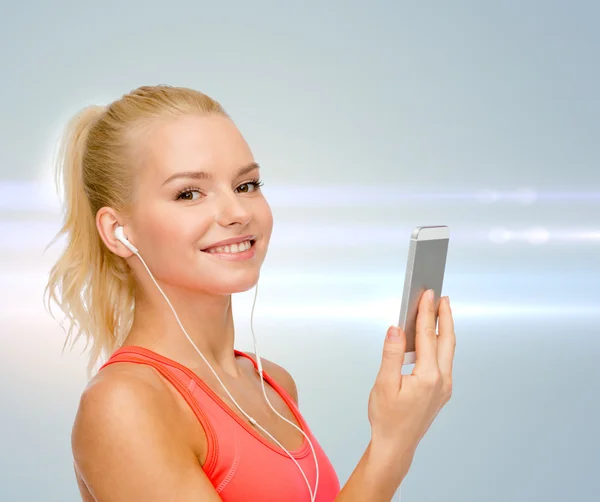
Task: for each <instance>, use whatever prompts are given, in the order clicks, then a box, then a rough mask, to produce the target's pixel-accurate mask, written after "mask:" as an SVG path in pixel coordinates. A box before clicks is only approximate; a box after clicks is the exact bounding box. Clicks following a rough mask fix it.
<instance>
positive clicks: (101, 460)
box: [71, 363, 219, 502]
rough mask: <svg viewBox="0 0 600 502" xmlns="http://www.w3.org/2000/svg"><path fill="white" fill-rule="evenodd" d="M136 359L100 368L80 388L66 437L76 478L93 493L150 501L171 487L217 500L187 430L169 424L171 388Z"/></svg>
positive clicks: (167, 495)
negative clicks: (79, 394) (81, 390)
mask: <svg viewBox="0 0 600 502" xmlns="http://www.w3.org/2000/svg"><path fill="white" fill-rule="evenodd" d="M137 366H139V368H135V367H132V365H129V364H127V363H119V364H115V365H111V366H109V367H107V368H104V369H103V370H102V371H101V372H100V373H99V374H97V375H96V376H95V377H94V378H93V379H92V380H91V381H90V383H89V384H88V386H87V387H86V388H85V390H84V391H83V393H82V395H81V398H80V402H79V408H78V410H77V414H76V417H75V422H74V424H73V431H72V436H71V445H72V450H73V458H74V461H75V467H76V470H77V471H78V473H79V474H80V475H81V482H82V483H85V486H87V487H88V488H89V490H90V492H91V493H94V496H97V498H98V500H114V501H115V502H120V501H126V500H146V501H148V502H151V501H158V500H167V499H172V496H173V493H175V492H177V493H178V494H182V495H183V494H185V495H186V496H188V497H189V500H193V498H192V495H194V496H198V495H199V494H202V495H205V496H206V497H207V498H206V500H211V501H212V500H219V499H218V497H216V492H215V491H214V488H213V487H212V485H211V484H210V481H209V480H208V478H207V477H206V476H205V474H204V472H203V471H202V468H201V466H200V464H199V462H198V458H197V457H196V455H195V454H194V451H193V450H192V448H191V447H190V444H189V440H188V439H187V438H186V432H185V431H186V430H187V429H185V428H183V427H179V426H177V424H178V423H179V422H178V418H179V416H178V411H177V407H176V406H173V405H172V402H173V401H172V400H173V399H174V398H173V396H172V394H171V393H170V392H169V391H168V389H167V390H165V389H166V385H164V384H162V382H161V381H160V379H159V377H158V376H157V375H153V374H152V373H153V372H152V370H151V369H150V368H145V367H143V365H137ZM142 368H143V369H142ZM161 385H164V388H163V387H161ZM80 486H81V485H80ZM186 500H188V499H187V498H186ZM203 500H205V499H203Z"/></svg>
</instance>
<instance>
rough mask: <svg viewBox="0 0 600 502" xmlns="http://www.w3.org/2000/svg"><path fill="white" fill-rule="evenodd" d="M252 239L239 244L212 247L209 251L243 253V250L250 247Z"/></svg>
mask: <svg viewBox="0 0 600 502" xmlns="http://www.w3.org/2000/svg"><path fill="white" fill-rule="evenodd" d="M250 246H251V244H250V241H244V242H240V243H239V244H232V245H230V246H222V247H218V248H210V249H209V250H208V253H231V254H236V253H242V252H243V251H247V250H248V249H250Z"/></svg>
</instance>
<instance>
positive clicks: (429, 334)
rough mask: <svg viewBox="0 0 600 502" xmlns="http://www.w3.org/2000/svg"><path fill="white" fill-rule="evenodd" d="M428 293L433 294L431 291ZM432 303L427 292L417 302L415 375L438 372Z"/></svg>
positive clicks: (432, 300)
mask: <svg viewBox="0 0 600 502" xmlns="http://www.w3.org/2000/svg"><path fill="white" fill-rule="evenodd" d="M428 291H431V292H433V290H428ZM432 296H435V295H432ZM434 302H435V298H434V299H430V298H429V294H428V292H427V291H426V292H425V293H423V294H422V295H421V299H420V301H419V309H418V312H417V322H416V336H415V352H416V361H415V367H414V369H413V373H414V374H415V375H417V374H431V373H433V372H438V371H439V367H438V360H437V334H436V332H435V321H436V317H435V310H434Z"/></svg>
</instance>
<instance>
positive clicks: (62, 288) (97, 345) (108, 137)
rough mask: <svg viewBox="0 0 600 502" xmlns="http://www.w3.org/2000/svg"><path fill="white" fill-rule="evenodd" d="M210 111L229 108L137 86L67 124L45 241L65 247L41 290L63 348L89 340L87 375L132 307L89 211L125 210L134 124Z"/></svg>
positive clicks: (118, 339) (187, 93) (126, 279)
mask: <svg viewBox="0 0 600 502" xmlns="http://www.w3.org/2000/svg"><path fill="white" fill-rule="evenodd" d="M209 113H216V114H220V115H224V116H228V115H227V113H226V112H225V110H224V109H223V108H222V107H221V105H220V104H219V103H217V102H216V101H215V100H213V99H211V98H210V97H209V96H207V95H205V94H203V93H201V92H199V91H195V90H192V89H187V88H181V87H170V86H165V85H159V86H143V87H140V88H138V89H135V90H134V91H132V92H130V93H129V94H126V95H124V96H123V97H122V98H121V99H119V100H117V101H114V102H113V103H111V104H110V105H108V106H94V105H93V106H89V107H87V108H84V109H83V110H81V111H80V112H79V113H77V114H76V115H75V116H74V117H73V118H72V119H71V120H70V121H69V123H68V124H67V126H66V129H65V131H64V134H63V137H62V139H61V142H60V145H59V150H58V158H57V163H56V183H57V186H59V187H60V185H61V184H62V187H63V189H64V192H63V193H64V199H65V200H64V203H65V206H64V210H63V213H64V222H63V224H62V227H61V229H60V231H59V232H58V234H57V235H56V237H55V238H54V239H53V240H52V242H51V243H50V244H49V245H52V244H53V243H54V242H55V241H56V240H57V239H58V238H59V237H61V236H66V247H65V249H64V250H63V252H62V254H61V255H60V257H59V259H58V260H57V261H56V263H55V264H54V266H53V267H52V269H51V271H50V274H49V278H48V283H47V285H46V288H45V290H44V298H45V300H46V305H47V309H48V311H49V312H50V314H52V310H51V302H52V301H54V302H55V303H56V304H57V305H58V306H59V307H60V309H61V310H62V311H63V313H64V314H65V317H66V319H67V321H68V323H69V324H70V326H69V329H68V330H65V332H66V339H65V343H64V345H63V352H64V349H65V347H66V346H67V344H69V342H70V343H71V347H72V346H73V345H74V344H75V342H76V341H77V340H78V339H79V338H80V337H82V336H83V337H84V338H85V339H86V345H85V349H84V350H86V349H87V348H88V345H89V344H90V342H91V344H92V346H91V350H90V353H89V360H88V365H87V373H88V377H89V376H90V375H91V374H92V370H93V367H94V365H95V363H96V362H97V361H98V359H99V358H100V357H101V356H104V357H108V356H110V354H111V353H112V352H113V351H114V350H116V349H117V348H118V347H119V346H120V345H121V343H122V342H123V339H124V338H125V336H126V335H127V333H128V332H129V329H130V328H131V324H132V321H133V314H134V308H135V295H134V292H135V288H134V280H133V277H132V274H131V270H130V268H129V266H128V264H127V262H126V261H125V259H124V258H121V257H119V256H117V255H115V254H114V253H112V252H110V251H109V250H108V248H107V247H106V246H105V245H104V242H103V241H102V239H101V238H100V234H99V233H98V229H97V227H96V221H95V220H96V213H97V212H98V210H99V209H100V208H102V207H106V206H108V207H112V208H114V209H115V210H116V211H118V212H120V213H121V214H123V215H127V214H129V213H128V210H129V208H130V207H131V204H132V203H133V202H134V201H133V200H132V194H133V193H134V190H133V188H134V178H135V170H134V166H133V164H134V162H133V161H132V158H133V155H132V153H133V152H132V151H133V150H134V149H135V146H136V145H135V139H136V134H135V133H136V132H139V131H140V130H141V129H143V127H144V126H148V125H150V124H151V123H153V122H154V121H156V120H161V119H169V118H176V117H179V116H183V115H187V114H201V115H205V114H209ZM138 143H139V141H138ZM138 148H139V145H138ZM61 181H62V183H61Z"/></svg>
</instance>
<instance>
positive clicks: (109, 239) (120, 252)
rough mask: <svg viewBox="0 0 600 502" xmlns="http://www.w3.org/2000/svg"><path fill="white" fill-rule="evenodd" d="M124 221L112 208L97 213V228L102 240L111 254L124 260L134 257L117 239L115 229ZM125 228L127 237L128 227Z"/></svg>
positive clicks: (102, 209)
mask: <svg viewBox="0 0 600 502" xmlns="http://www.w3.org/2000/svg"><path fill="white" fill-rule="evenodd" d="M122 220H123V218H120V217H119V215H118V214H117V212H116V211H115V210H114V209H113V208H112V207H103V208H100V209H99V210H98V212H97V213H96V228H97V229H98V233H99V234H100V238H101V239H102V241H103V242H104V244H105V245H106V247H107V248H108V249H109V250H110V251H111V252H113V253H115V254H116V255H117V256H120V257H122V258H129V257H130V256H131V255H133V253H132V252H131V250H130V249H129V248H127V247H126V246H124V245H123V243H122V242H121V241H119V240H118V239H117V238H116V237H115V229H116V228H117V227H118V226H119V225H121V223H120V221H122ZM123 226H124V227H125V228H124V230H125V235H127V236H129V234H128V233H127V227H126V226H125V225H123Z"/></svg>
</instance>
